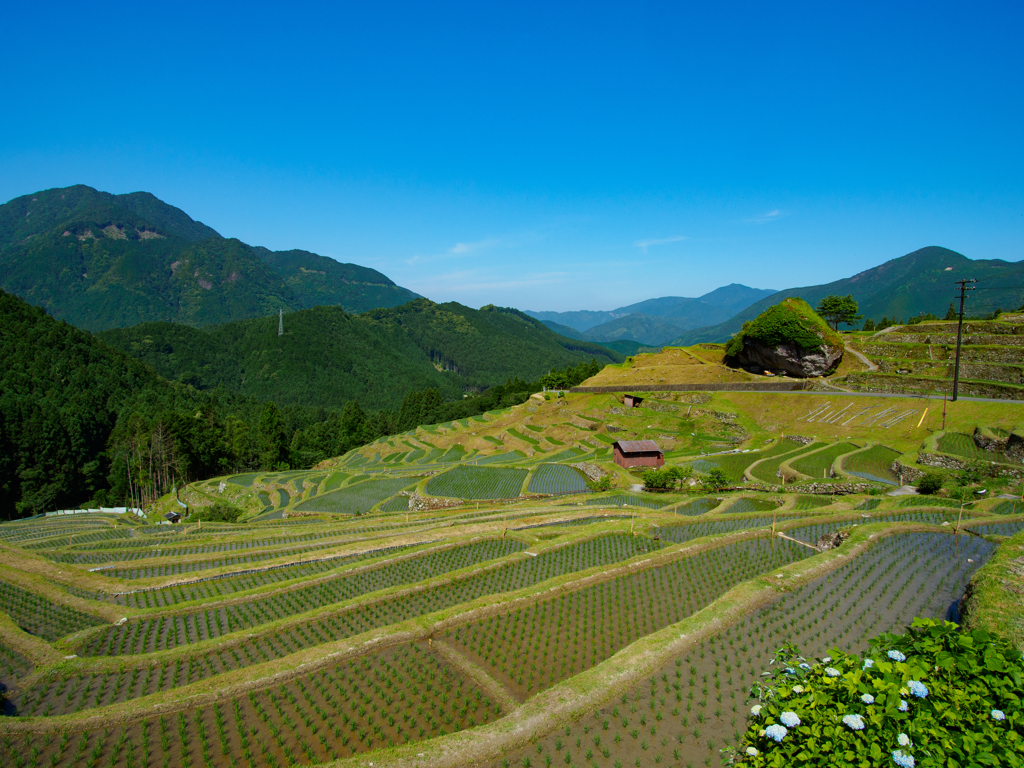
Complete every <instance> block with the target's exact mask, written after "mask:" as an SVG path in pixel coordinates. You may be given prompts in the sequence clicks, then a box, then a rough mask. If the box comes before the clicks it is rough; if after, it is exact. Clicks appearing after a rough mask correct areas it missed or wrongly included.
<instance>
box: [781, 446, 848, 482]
mask: <svg viewBox="0 0 1024 768" xmlns="http://www.w3.org/2000/svg"><path fill="white" fill-rule="evenodd" d="M860 447H861V446H859V445H854V444H853V443H836V444H835V445H830V446H829V447H828V448H823V449H822V450H820V451H818V452H817V453H812V454H811V455H809V456H804V457H802V458H799V459H796V460H795V461H793V462H792V463H790V466H791V467H792V468H793V469H795V470H796V471H797V472H799V473H801V474H803V475H807V476H808V477H813V478H814V479H816V480H823V479H827V478H829V477H831V476H832V464H833V463H835V460H836V459H838V458H839V457H840V456H845V455H846V454H848V453H850V452H851V451H855V450H857V449H858V448H860Z"/></svg>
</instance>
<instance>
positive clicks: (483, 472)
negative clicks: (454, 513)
mask: <svg viewBox="0 0 1024 768" xmlns="http://www.w3.org/2000/svg"><path fill="white" fill-rule="evenodd" d="M526 475H527V470H525V469H514V468H510V467H500V468H498V467H480V466H460V467H456V468H455V469H452V470H449V471H448V472H445V473H443V474H440V475H437V476H436V477H433V478H431V479H430V481H429V482H428V483H427V485H426V492H427V493H428V494H430V495H431V496H445V497H451V498H457V499H512V498H515V497H516V496H518V495H519V491H520V489H521V488H522V487H523V481H524V480H525V479H526Z"/></svg>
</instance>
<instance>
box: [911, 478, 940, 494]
mask: <svg viewBox="0 0 1024 768" xmlns="http://www.w3.org/2000/svg"><path fill="white" fill-rule="evenodd" d="M942 482H943V477H942V475H940V474H939V473H938V472H929V473H928V474H926V475H925V476H924V477H922V478H921V479H920V480H919V481H918V483H917V492H918V493H923V494H924V495H925V496H931V495H932V494H933V493H937V492H938V490H939V489H940V488H942Z"/></svg>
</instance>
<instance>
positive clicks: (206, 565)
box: [97, 529, 379, 579]
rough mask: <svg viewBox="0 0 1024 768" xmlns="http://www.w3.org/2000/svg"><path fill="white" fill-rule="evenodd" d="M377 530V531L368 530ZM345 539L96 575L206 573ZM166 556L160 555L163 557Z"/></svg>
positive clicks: (132, 576)
mask: <svg viewBox="0 0 1024 768" xmlns="http://www.w3.org/2000/svg"><path fill="white" fill-rule="evenodd" d="M368 530H370V531H372V530H379V529H368ZM362 532H363V531H345V534H354V533H362ZM345 543H346V542H345V539H344V538H343V537H339V538H337V539H334V540H332V541H326V542H321V543H319V544H307V545H306V546H304V547H291V548H287V549H274V550H269V551H266V552H257V553H253V554H250V555H239V556H238V557H224V558H218V559H216V560H197V561H193V562H188V561H186V562H180V563H168V564H167V565H148V566H142V567H139V568H116V567H115V568H106V569H104V570H101V571H97V573H99V574H101V575H102V576H109V577H111V578H117V579H148V578H155V577H158V576H178V575H180V574H183V573H194V572H195V571H208V570H210V569H211V568H224V567H227V566H232V565H245V564H248V563H262V562H263V561H265V560H277V559H279V558H282V557H292V556H295V555H302V554H309V553H310V552H316V551H318V550H321V549H330V548H332V547H339V546H341V545H342V544H345ZM165 556H166V555H161V557H165Z"/></svg>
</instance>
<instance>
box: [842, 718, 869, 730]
mask: <svg viewBox="0 0 1024 768" xmlns="http://www.w3.org/2000/svg"><path fill="white" fill-rule="evenodd" d="M843 725H845V726H847V727H849V728H851V729H852V730H854V731H863V730H864V718H863V717H861V716H860V715H843Z"/></svg>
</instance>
